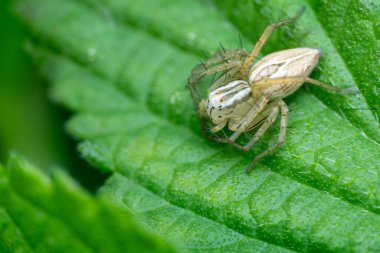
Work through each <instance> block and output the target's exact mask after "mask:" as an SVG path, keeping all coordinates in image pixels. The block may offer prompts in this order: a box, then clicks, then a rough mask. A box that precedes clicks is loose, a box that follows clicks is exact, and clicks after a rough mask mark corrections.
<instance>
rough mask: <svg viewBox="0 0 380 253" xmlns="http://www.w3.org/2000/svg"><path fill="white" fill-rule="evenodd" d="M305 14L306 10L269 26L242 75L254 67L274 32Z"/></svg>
mask: <svg viewBox="0 0 380 253" xmlns="http://www.w3.org/2000/svg"><path fill="white" fill-rule="evenodd" d="M303 12H304V8H302V9H301V10H300V11H299V12H298V13H297V14H296V15H295V16H294V17H292V18H290V19H287V20H283V21H280V22H278V23H275V24H271V25H269V26H267V28H266V29H265V30H264V32H263V34H262V35H261V37H260V39H259V40H258V41H257V42H256V45H255V47H254V48H253V50H252V52H251V53H250V54H249V55H248V57H247V58H246V59H245V61H244V64H243V66H242V68H241V72H242V73H247V74H248V70H249V67H250V66H251V65H252V63H253V61H254V60H255V59H256V57H257V55H258V54H259V53H260V51H261V49H262V48H263V46H264V45H265V43H266V42H267V40H268V39H269V37H270V35H271V34H272V33H273V31H274V30H276V29H277V28H279V27H281V26H284V25H289V24H293V23H295V22H296V21H297V19H298V18H299V17H300V16H301V15H302V13H303Z"/></svg>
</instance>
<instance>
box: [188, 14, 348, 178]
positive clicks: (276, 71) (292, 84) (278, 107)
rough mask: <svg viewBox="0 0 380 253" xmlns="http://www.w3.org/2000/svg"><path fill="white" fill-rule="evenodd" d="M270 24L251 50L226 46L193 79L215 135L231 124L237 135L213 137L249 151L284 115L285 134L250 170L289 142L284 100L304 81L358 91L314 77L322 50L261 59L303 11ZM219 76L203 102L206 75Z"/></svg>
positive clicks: (193, 87) (196, 70)
mask: <svg viewBox="0 0 380 253" xmlns="http://www.w3.org/2000/svg"><path fill="white" fill-rule="evenodd" d="M303 11H304V10H303V9H302V10H300V11H299V12H298V13H297V15H296V16H294V17H292V18H290V19H287V20H283V21H280V22H278V23H274V24H271V25H269V26H267V28H266V29H265V31H264V32H263V34H262V35H261V37H260V39H259V40H258V41H257V43H256V45H255V46H254V48H253V50H252V52H251V53H248V52H247V51H246V50H244V49H240V50H225V49H223V48H222V49H223V50H221V51H219V53H216V54H215V55H214V56H212V57H211V58H210V59H208V60H207V61H206V62H204V63H202V64H199V65H197V66H196V67H194V68H193V69H192V72H191V76H190V78H189V80H188V85H189V89H190V92H191V95H192V98H193V101H194V105H195V108H196V110H197V111H198V114H199V116H200V118H202V119H208V120H209V121H211V122H212V125H213V126H212V128H211V132H212V133H216V132H218V131H221V130H223V129H224V128H225V127H226V126H227V127H228V129H229V130H230V131H232V132H233V134H232V135H231V136H229V137H227V136H226V137H225V138H222V137H218V138H213V139H214V140H215V141H218V142H223V143H229V144H232V145H233V146H235V147H237V148H239V149H241V150H243V151H248V150H249V149H250V148H251V147H252V146H253V145H254V144H255V143H256V142H257V141H258V140H259V139H260V138H261V137H262V136H263V135H264V134H265V132H266V131H267V130H268V128H269V127H270V126H271V125H272V124H273V123H274V122H275V120H276V118H277V116H278V114H279V113H280V114H281V124H280V134H279V137H278V141H277V143H275V144H273V145H272V146H270V147H269V148H268V149H267V150H265V151H264V152H262V153H260V154H259V155H257V156H256V157H255V158H254V159H253V161H252V162H251V163H250V164H249V166H248V168H247V172H248V173H249V172H251V171H252V169H253V167H254V165H255V164H256V163H257V162H258V161H259V160H260V159H262V158H263V157H265V156H266V155H268V154H270V153H272V152H273V151H274V150H276V149H277V148H278V147H280V146H281V145H283V144H284V142H285V135H286V127H287V122H288V112H289V111H288V108H287V106H286V104H285V102H284V101H283V98H285V97H287V96H289V95H291V94H292V93H294V92H295V91H296V90H297V89H298V88H299V87H300V86H301V85H302V84H303V83H310V84H313V85H316V86H319V87H322V88H325V89H328V90H331V91H334V92H348V93H352V92H354V91H352V90H350V89H339V88H337V87H333V86H330V85H328V84H326V83H323V82H320V81H318V80H314V79H311V78H309V77H308V76H309V74H310V73H311V71H312V70H313V69H314V68H315V66H316V65H317V63H318V60H319V58H320V55H321V51H320V50H319V49H314V48H294V49H288V50H283V51H278V52H274V53H271V54H269V55H267V56H265V57H264V58H262V59H260V60H258V61H257V62H256V63H254V61H255V60H256V58H257V56H258V54H259V53H260V51H261V49H262V47H263V46H264V45H265V44H266V42H267V40H268V38H269V37H270V35H271V34H272V32H273V31H274V30H276V29H277V28H279V27H281V26H285V25H289V24H293V23H295V22H296V20H297V19H298V18H299V17H300V16H301V15H302V13H303ZM209 75H214V78H213V80H212V81H211V82H210V85H209V87H208V97H207V99H201V100H200V101H199V97H200V93H199V86H200V82H201V79H203V78H204V77H206V76H209ZM255 128H257V131H256V133H255V134H254V135H253V137H252V138H251V139H250V140H249V141H248V143H246V144H245V145H244V146H242V145H239V144H237V143H236V140H237V139H238V137H239V136H240V135H241V134H242V133H245V132H249V131H251V130H252V129H255Z"/></svg>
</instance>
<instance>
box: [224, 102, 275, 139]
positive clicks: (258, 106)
mask: <svg viewBox="0 0 380 253" xmlns="http://www.w3.org/2000/svg"><path fill="white" fill-rule="evenodd" d="M268 102H269V99H268V98H267V97H265V96H262V97H261V98H259V99H258V100H257V101H256V103H255V105H254V106H253V107H252V108H251V109H250V110H249V111H248V113H247V115H246V116H244V118H243V119H242V121H241V122H242V123H241V124H240V126H239V127H238V129H237V130H236V131H235V132H234V133H233V134H232V135H231V136H230V137H229V138H228V142H230V143H232V142H235V141H236V139H237V138H238V137H239V136H240V134H241V133H243V132H245V131H246V130H247V127H248V126H249V124H250V123H251V122H252V120H253V119H255V118H256V117H257V115H259V113H260V112H261V111H262V110H263V109H264V108H265V106H266V105H267V104H268Z"/></svg>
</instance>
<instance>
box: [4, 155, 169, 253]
mask: <svg viewBox="0 0 380 253" xmlns="http://www.w3.org/2000/svg"><path fill="white" fill-rule="evenodd" d="M25 186H28V187H25ZM0 196H1V197H0V217H1V219H0V220H1V230H0V233H1V236H0V251H1V252H81V253H82V252H124V251H128V252H174V251H173V250H172V249H171V248H170V247H169V246H167V245H166V244H164V243H163V242H161V241H158V240H156V239H154V238H152V237H151V236H149V235H147V234H146V233H144V232H143V231H142V229H141V228H139V227H137V226H136V225H135V224H134V222H132V221H131V217H130V215H129V214H127V213H126V212H121V211H120V210H118V209H117V208H115V207H113V206H111V205H110V204H109V203H108V202H107V201H105V200H104V199H101V198H93V197H91V196H89V195H88V194H87V193H85V192H84V191H83V190H81V189H79V187H78V186H76V185H75V184H74V183H73V181H72V180H70V179H69V178H68V177H67V176H66V175H65V174H63V173H62V172H57V173H55V174H54V176H52V177H51V178H49V177H47V176H46V175H44V174H43V173H42V172H41V171H40V170H39V169H37V168H36V167H34V166H33V165H32V164H30V163H28V162H27V161H25V160H24V159H22V158H20V157H18V156H12V157H11V158H10V160H9V162H8V165H7V168H6V169H4V168H2V167H0Z"/></svg>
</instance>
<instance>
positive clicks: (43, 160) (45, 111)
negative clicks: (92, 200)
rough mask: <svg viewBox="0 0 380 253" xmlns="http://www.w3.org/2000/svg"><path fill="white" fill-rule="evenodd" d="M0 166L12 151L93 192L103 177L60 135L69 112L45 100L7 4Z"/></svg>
mask: <svg viewBox="0 0 380 253" xmlns="http://www.w3.org/2000/svg"><path fill="white" fill-rule="evenodd" d="M0 24H1V25H0V56H1V57H0V162H1V163H5V162H6V160H7V157H8V155H9V153H10V152H12V151H16V152H18V153H20V154H22V155H24V156H25V157H27V158H28V159H30V160H31V161H33V162H34V163H36V164H37V165H39V166H40V167H43V168H55V167H61V168H65V169H67V170H68V171H69V173H70V174H72V175H73V176H74V177H75V178H76V179H77V180H78V181H79V182H80V183H81V184H82V185H84V186H85V187H86V188H87V189H89V190H91V191H94V190H96V189H97V186H98V185H100V184H101V182H103V180H104V179H105V175H102V174H100V172H98V170H93V169H92V168H90V167H89V166H88V165H87V163H85V162H84V161H83V160H82V159H81V158H79V156H78V154H77V152H76V142H75V140H73V139H72V138H70V136H68V135H67V134H66V133H65V129H64V125H65V121H66V119H67V118H68V117H69V115H70V113H69V112H67V111H64V110H63V109H61V108H60V107H58V106H57V105H55V104H54V103H52V102H51V101H50V99H49V86H48V84H47V83H46V81H45V80H43V79H42V78H41V77H40V76H39V75H38V72H37V69H36V67H35V66H34V64H33V60H32V59H31V58H30V57H29V55H28V54H27V53H26V52H25V50H24V45H25V43H26V42H27V38H28V34H27V30H26V28H25V27H23V25H22V24H21V23H20V22H19V21H18V20H17V18H16V17H15V16H14V15H13V12H12V9H11V1H9V0H5V1H0Z"/></svg>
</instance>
